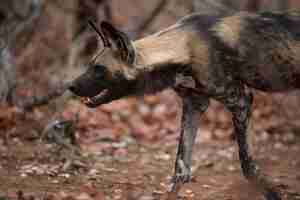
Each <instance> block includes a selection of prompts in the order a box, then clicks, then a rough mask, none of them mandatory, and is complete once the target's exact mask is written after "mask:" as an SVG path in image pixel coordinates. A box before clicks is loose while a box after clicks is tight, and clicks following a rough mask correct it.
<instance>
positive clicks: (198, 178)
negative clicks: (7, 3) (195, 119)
mask: <svg viewBox="0 0 300 200" xmlns="http://www.w3.org/2000/svg"><path fill="white" fill-rule="evenodd" d="M120 142H122V141H120ZM10 143H11V144H10V145H9V148H4V147H3V148H1V152H0V153H1V165H0V182H1V184H0V193H1V194H2V195H4V196H8V197H10V198H11V199H16V198H17V199H19V198H20V194H19V197H17V195H16V194H17V193H18V192H19V193H20V191H22V192H23V193H24V196H22V197H23V198H25V199H26V198H29V197H34V198H41V199H43V198H46V197H47V198H50V199H51V198H53V199H66V198H68V199H165V195H166V189H167V184H168V183H169V181H170V177H171V175H172V171H173V163H174V155H175V151H176V145H175V143H174V142H170V143H168V142H166V143H159V142H157V143H151V144H139V143H135V142H134V141H133V142H132V143H131V144H129V145H128V146H126V147H125V148H124V147H120V148H119V147H116V149H115V151H114V154H113V155H112V154H111V153H108V154H102V155H96V154H94V156H93V158H92V157H84V158H83V157H82V158H78V159H77V158H76V159H74V160H81V163H84V164H81V165H76V166H77V167H75V168H69V169H66V170H65V171H64V170H63V169H61V168H63V167H59V166H62V164H63V163H65V161H64V159H61V157H60V156H61V155H58V154H54V153H51V151H49V146H47V145H44V144H43V145H40V144H38V143H37V142H36V141H32V142H25V143H24V142H22V143H21V142H20V141H18V140H14V141H12V142H10ZM299 144H300V140H299V139H296V140H295V141H293V143H292V144H288V145H287V144H285V143H284V142H281V141H280V140H278V139H276V140H275V139H273V138H269V139H268V140H267V141H262V142H257V144H256V145H255V147H256V148H255V152H256V153H255V155H256V158H257V160H258V163H259V165H260V167H261V168H262V169H263V171H264V172H265V173H266V174H268V175H270V176H271V177H272V180H273V181H274V182H276V183H277V184H278V185H279V186H280V187H281V188H282V189H283V191H284V192H286V193H288V194H289V197H288V198H287V199H289V200H292V199H300V196H299V195H297V194H296V193H295V192H297V191H298V192H299V191H300V184H299V183H300V171H299V168H300V157H299V153H300V145H299ZM92 145H93V144H89V146H90V147H91V146H92ZM50 149H51V148H50ZM235 152H236V148H235V145H234V142H216V141H214V142H213V141H210V142H208V141H206V142H199V141H198V143H197V144H196V148H195V152H194V157H193V159H194V161H193V168H192V170H193V179H192V182H191V183H189V184H186V185H185V186H184V187H183V188H182V189H181V191H180V199H200V200H213V199H222V200H250V199H251V200H261V199H262V196H261V195H260V194H259V193H258V192H257V191H255V189H254V188H251V186H250V185H249V183H248V182H247V181H246V180H245V179H244V178H243V177H242V176H241V172H240V169H239V162H238V159H237V154H236V153H235ZM95 155H96V156H95ZM87 160H88V161H87ZM26 165H27V166H28V165H30V167H28V168H26V169H27V171H26V170H25V167H24V166H26ZM46 165H47V166H48V167H47V168H46V169H44V171H43V170H42V169H43V166H46ZM34 166H35V167H34ZM56 166H57V167H56ZM74 166H75V165H74ZM55 167H56V168H55ZM54 168H55V169H57V170H54ZM22 169H23V171H22Z"/></svg>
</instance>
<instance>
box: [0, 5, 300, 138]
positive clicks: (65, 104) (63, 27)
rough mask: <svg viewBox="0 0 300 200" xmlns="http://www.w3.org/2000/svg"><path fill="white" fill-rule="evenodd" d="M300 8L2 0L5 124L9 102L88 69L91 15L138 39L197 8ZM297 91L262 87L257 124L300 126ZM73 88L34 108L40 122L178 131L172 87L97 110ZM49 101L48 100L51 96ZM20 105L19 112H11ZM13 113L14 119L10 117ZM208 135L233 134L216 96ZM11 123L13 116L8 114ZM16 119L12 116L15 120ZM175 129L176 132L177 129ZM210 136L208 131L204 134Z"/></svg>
mask: <svg viewBox="0 0 300 200" xmlns="http://www.w3.org/2000/svg"><path fill="white" fill-rule="evenodd" d="M291 8H292V9H295V8H300V3H299V1H297V0H286V1H284V0H252V1H248V0H151V1H149V0H122V1H121V0H85V1H79V0H68V1H65V0H22V1H19V0H1V2H0V45H1V46H0V47H1V49H0V99H1V101H2V102H4V105H3V106H2V111H3V112H2V111H1V112H2V113H5V114H1V115H3V116H0V119H1V120H2V121H1V123H0V127H1V126H2V128H3V127H5V128H7V127H9V126H8V125H7V121H9V120H11V121H13V120H14V119H10V118H13V116H14V115H7V113H11V112H8V111H7V110H6V109H8V108H10V107H9V106H8V105H9V104H10V105H15V104H17V105H19V104H22V101H25V100H26V99H27V98H32V97H35V96H40V95H47V94H48V92H49V91H51V90H52V89H53V88H54V90H55V89H56V88H57V87H58V86H59V85H61V84H63V83H64V82H65V81H67V80H71V79H73V78H74V77H76V76H77V75H78V74H80V73H81V72H82V70H84V69H85V67H86V63H88V62H89V60H90V59H91V56H92V55H93V54H94V53H95V51H96V50H97V49H99V48H101V42H97V40H98V39H97V36H96V34H95V33H94V32H93V31H92V30H91V29H90V28H89V27H88V26H87V19H94V20H97V21H98V22H100V21H103V20H106V21H109V22H110V23H112V24H113V25H115V26H116V27H117V28H119V29H120V30H122V31H125V32H126V33H127V34H128V35H129V36H130V37H131V38H132V39H137V38H140V37H143V36H146V35H149V34H151V33H153V32H155V31H158V30H160V29H162V28H164V27H167V26H169V25H171V24H173V23H175V22H176V20H178V19H179V18H181V17H183V16H185V15H187V14H190V13H192V12H202V13H210V14H220V13H221V14H225V15H226V14H230V13H234V12H236V11H239V10H248V11H261V10H273V11H274V10H276V11H277V10H279V11H282V10H287V9H291ZM297 94H298V92H293V93H289V94H273V95H272V96H271V95H267V94H265V93H262V92H257V95H256V97H255V110H254V114H253V120H252V121H253V124H255V125H254V126H252V129H253V131H255V132H257V133H258V134H262V133H264V132H268V133H270V134H278V133H296V132H297V130H299V128H300V121H299V120H300V112H297V110H298V109H296V108H298V106H299V103H298V102H299V100H300V97H299V95H297ZM69 96H70V94H66V95H64V97H61V98H57V99H56V100H55V101H53V102H51V103H50V104H49V106H46V108H45V107H42V108H34V109H33V113H34V117H33V118H34V119H38V120H39V124H41V125H38V126H44V124H43V122H46V121H47V120H49V119H53V118H55V117H62V118H69V119H70V118H73V117H74V116H75V115H78V116H79V124H78V129H77V130H78V134H79V135H80V134H84V135H86V134H87V133H93V132H95V133H96V134H104V132H105V133H109V134H111V135H114V136H116V137H118V136H119V135H121V134H123V133H127V134H131V135H133V136H134V137H137V138H142V139H150V140H155V139H160V138H166V137H167V138H168V137H171V138H172V137H174V135H175V134H174V133H177V130H178V125H179V124H178V123H176V122H178V117H177V112H178V111H179V109H178V108H179V107H178V102H177V101H174V98H175V94H174V93H173V92H172V91H166V92H163V93H161V94H159V95H156V96H146V97H139V98H129V99H125V100H120V101H117V102H113V103H111V104H108V105H104V106H102V107H99V108H97V109H94V110H91V109H87V108H85V107H84V106H83V105H81V104H80V103H79V102H78V101H77V100H76V99H75V100H74V99H73V100H72V99H71V98H70V97H69ZM6 102H7V103H8V105H7V104H6ZM47 103H48V102H47ZM13 112H15V111H13ZM7 118H9V119H7ZM202 120H203V124H204V132H206V133H207V134H206V136H205V137H207V138H217V139H225V138H227V139H230V138H231V133H232V127H231V123H230V117H229V115H228V114H227V113H226V112H224V110H223V107H222V106H221V105H220V104H218V103H217V102H213V103H212V106H211V108H210V109H209V111H208V112H207V114H206V115H205V117H204V118H203V119H202ZM9 122H10V121H9ZM12 124H14V123H12ZM5 128H4V129H2V130H6V129H5ZM176 135H177V134H176ZM204 135H205V134H204Z"/></svg>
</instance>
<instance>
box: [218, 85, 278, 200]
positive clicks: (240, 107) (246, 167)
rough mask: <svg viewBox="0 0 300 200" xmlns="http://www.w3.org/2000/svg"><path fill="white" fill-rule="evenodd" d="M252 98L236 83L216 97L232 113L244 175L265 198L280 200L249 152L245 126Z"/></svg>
mask: <svg viewBox="0 0 300 200" xmlns="http://www.w3.org/2000/svg"><path fill="white" fill-rule="evenodd" d="M252 99H253V97H252V93H251V91H250V90H247V88H244V87H241V86H236V85H235V86H232V87H229V88H227V89H226V93H225V95H224V96H220V97H219V98H218V100H220V101H221V102H222V103H223V104H224V105H225V107H226V108H227V109H228V110H229V111H230V112H231V113H232V120H233V125H234V131H235V135H236V139H237V143H238V147H239V158H240V163H241V168H242V172H243V174H244V176H245V177H246V178H247V179H248V181H249V182H250V183H251V184H254V186H255V187H256V188H257V189H259V190H262V192H263V194H264V197H265V199H266V200H281V197H280V194H279V192H278V191H276V189H275V187H274V184H273V183H272V182H271V181H269V180H268V178H267V177H266V176H265V175H263V174H262V172H261V171H260V170H259V168H258V166H257V165H256V163H255V161H254V160H253V158H252V157H251V155H250V153H249V147H248V142H247V127H248V121H249V119H250V116H251V105H252Z"/></svg>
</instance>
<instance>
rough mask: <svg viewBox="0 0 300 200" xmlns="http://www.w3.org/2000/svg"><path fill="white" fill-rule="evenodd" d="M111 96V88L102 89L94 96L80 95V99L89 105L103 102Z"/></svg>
mask: <svg viewBox="0 0 300 200" xmlns="http://www.w3.org/2000/svg"><path fill="white" fill-rule="evenodd" d="M109 96H110V92H109V89H104V90H102V91H101V92H100V93H99V94H97V95H95V96H92V97H80V101H81V102H83V103H84V104H87V105H92V104H101V103H102V102H103V103H104V101H105V100H106V99H107V98H108V97H109Z"/></svg>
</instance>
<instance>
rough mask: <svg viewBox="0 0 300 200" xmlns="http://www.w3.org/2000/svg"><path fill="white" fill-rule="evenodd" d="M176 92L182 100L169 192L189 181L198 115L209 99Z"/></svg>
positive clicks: (186, 90) (190, 93)
mask: <svg viewBox="0 0 300 200" xmlns="http://www.w3.org/2000/svg"><path fill="white" fill-rule="evenodd" d="M176 92H177V93H178V95H179V96H180V97H181V98H182V104H183V107H182V119H181V130H180V131H181V133H180V138H179V145H178V149H177V156H176V161H175V174H174V177H173V179H172V183H171V187H170V190H171V192H175V191H177V190H178V187H180V185H182V184H183V183H186V182H189V181H190V179H191V160H192V150H193V146H194V143H195V138H196V134H197V129H198V124H199V123H200V121H199V120H200V115H201V113H203V112H205V111H206V109H207V107H208V104H209V99H208V98H207V97H206V96H201V95H199V94H195V93H193V92H192V91H191V90H189V89H187V88H183V89H182V88H181V89H179V88H177V89H176Z"/></svg>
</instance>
